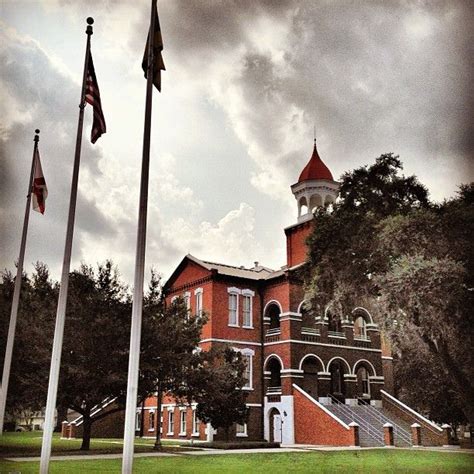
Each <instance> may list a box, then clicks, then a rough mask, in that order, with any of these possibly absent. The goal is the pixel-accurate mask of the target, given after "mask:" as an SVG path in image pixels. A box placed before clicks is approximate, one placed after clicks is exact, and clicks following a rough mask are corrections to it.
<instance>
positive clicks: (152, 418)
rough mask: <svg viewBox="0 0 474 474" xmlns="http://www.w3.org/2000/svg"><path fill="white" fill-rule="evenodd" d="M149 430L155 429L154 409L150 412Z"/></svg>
mask: <svg viewBox="0 0 474 474" xmlns="http://www.w3.org/2000/svg"><path fill="white" fill-rule="evenodd" d="M148 431H155V412H154V411H153V410H150V411H149V412H148Z"/></svg>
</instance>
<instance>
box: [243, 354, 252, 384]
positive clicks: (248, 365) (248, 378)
mask: <svg viewBox="0 0 474 474" xmlns="http://www.w3.org/2000/svg"><path fill="white" fill-rule="evenodd" d="M242 358H243V360H244V363H245V371H244V379H245V385H244V388H252V356H251V355H250V354H242Z"/></svg>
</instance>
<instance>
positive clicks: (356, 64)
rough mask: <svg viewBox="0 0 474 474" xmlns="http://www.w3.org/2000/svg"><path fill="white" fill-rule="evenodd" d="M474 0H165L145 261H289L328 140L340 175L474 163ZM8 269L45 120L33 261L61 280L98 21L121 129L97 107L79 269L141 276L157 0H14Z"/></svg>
mask: <svg viewBox="0 0 474 474" xmlns="http://www.w3.org/2000/svg"><path fill="white" fill-rule="evenodd" d="M471 6H472V4H471V2H469V0H465V1H456V0H446V1H435V0H433V1H421V0H419V1H415V0H413V1H408V0H405V1H396V0H390V1H388V2H387V1H385V2H382V1H375V0H374V1H369V0H366V1H363V0H361V1H348V0H347V1H343V0H336V1H323V0H314V1H312V0H300V1H296V0H293V1H292V0H287V1H285V0H260V1H258V0H240V1H231V0H221V1H219V0H159V1H158V8H159V15H160V21H161V27H162V32H163V40H164V44H165V49H164V53H163V57H164V60H165V64H166V67H167V71H166V72H165V73H164V74H163V84H162V91H163V92H162V94H159V93H158V92H155V93H154V102H153V107H154V111H153V124H152V147H151V177H150V195H149V217H148V240H147V267H148V268H149V267H151V266H152V265H153V266H154V267H155V268H157V269H158V271H160V272H161V273H162V274H163V275H164V277H165V278H166V277H167V276H169V274H170V272H171V271H172V270H173V268H174V267H175V266H176V265H177V263H178V262H179V261H180V260H181V258H182V257H183V256H184V255H185V254H186V253H188V252H189V253H192V254H193V255H195V256H197V257H199V258H203V259H208V260H212V261H218V262H226V263H230V264H237V265H241V264H242V265H252V263H253V262H254V261H255V260H258V261H260V262H261V263H262V264H264V265H267V266H270V267H274V268H279V267H280V266H281V265H283V264H284V263H285V241H284V234H283V230H282V229H283V227H285V226H287V225H290V224H292V223H294V222H295V220H296V203H295V200H294V198H293V196H292V194H291V192H290V189H289V186H290V185H291V184H292V183H294V182H295V181H296V180H297V178H298V175H299V172H300V171H301V169H302V168H303V166H304V165H305V164H306V162H307V161H308V159H309V157H310V155H311V151H312V141H313V126H314V124H315V125H316V130H317V138H318V149H319V152H320V155H321V157H322V158H323V160H324V161H325V162H326V164H327V165H328V166H329V168H330V169H331V171H332V172H333V175H334V176H335V177H339V176H340V175H341V173H343V172H344V171H346V170H350V169H353V168H355V167H358V166H362V165H365V164H370V163H372V162H373V160H374V159H375V158H376V157H377V156H379V155H380V154H382V153H385V152H394V153H397V154H399V155H400V157H401V159H402V161H403V163H404V166H405V173H406V174H416V175H417V176H418V177H419V179H420V180H421V181H422V182H423V183H424V184H426V185H427V186H428V188H429V191H430V194H431V197H432V199H434V200H437V201H439V200H443V199H444V198H448V197H450V196H453V195H454V194H455V192H456V189H457V186H458V185H459V184H460V183H462V182H469V181H472V180H473V179H474V173H473V167H474V163H473V140H472V137H473V136H474V134H473V130H472V124H473V120H472V116H471V115H470V114H471V110H472V105H473V93H472V83H473V77H472V71H471V70H470V68H469V62H470V59H472V57H473V56H474V55H473V51H472V45H473V44H474V42H473V37H472V24H473V18H472V9H471V8H470V7H471ZM0 9H1V17H0V61H1V72H0V94H1V100H0V117H1V118H0V120H1V125H0V219H1V227H0V251H1V253H0V267H1V268H9V269H12V268H13V263H14V261H15V260H16V259H17V258H18V250H19V241H20V235H21V226H22V221H23V213H24V205H25V195H26V187H27V180H28V174H29V168H30V160H31V153H32V145H33V141H32V139H33V135H34V129H35V128H40V129H41V138H40V152H41V157H42V162H43V170H44V173H45V176H46V180H47V184H48V188H49V197H48V200H47V210H46V214H45V215H44V216H41V215H40V214H37V213H32V214H31V219H30V228H29V235H28V244H27V252H26V258H25V269H26V270H27V271H28V272H30V271H31V270H32V264H33V262H35V261H37V260H41V261H43V262H45V263H46V264H48V266H49V267H50V269H51V271H52V274H53V276H54V277H55V278H59V275H60V270H61V262H62V258H63V249H64V239H65V230H66V221H67V207H68V203H69V193H70V182H71V174H72V165H73V157H74V145H75V134H76V127H77V117H78V103H79V98H80V82H81V78H82V67H83V56H84V47H85V40H86V35H85V34H84V31H85V26H86V23H85V19H86V17H87V16H92V17H94V19H95V24H94V35H93V37H92V53H93V57H94V63H95V68H96V73H97V77H98V82H99V86H100V90H101V96H102V105H103V109H104V114H105V118H106V121H107V130H108V131H107V134H106V135H104V136H103V137H102V138H100V139H99V140H98V142H97V143H96V144H95V145H91V143H90V138H89V137H90V128H91V108H90V106H87V107H86V114H85V117H86V118H85V127H84V140H83V153H82V161H81V170H80V178H79V198H78V206H77V213H76V227H75V235H74V244H73V262H72V267H73V268H74V267H77V266H78V265H79V263H80V262H81V261H84V262H87V263H92V264H95V263H96V262H100V261H103V260H105V259H106V258H111V259H113V261H114V262H115V263H117V264H118V266H119V269H120V271H121V273H122V275H123V277H124V279H125V280H126V281H128V282H130V281H132V280H133V266H134V258H135V240H136V223H137V212H138V187H139V178H140V176H139V174H140V165H141V153H142V135H143V115H144V98H145V80H144V79H143V73H142V70H141V64H140V63H141V58H142V54H143V48H144V45H145V40H146V34H147V29H148V21H149V18H148V17H149V2H148V1H141V0H135V1H133V2H132V1H102V0H94V1H85V0H84V1H81V2H76V1H73V0H44V1H23V0H14V1H13V0H6V1H5V0H3V1H2V3H1V6H0Z"/></svg>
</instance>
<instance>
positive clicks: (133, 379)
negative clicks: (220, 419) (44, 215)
mask: <svg viewBox="0 0 474 474" xmlns="http://www.w3.org/2000/svg"><path fill="white" fill-rule="evenodd" d="M155 16H156V0H152V1H151V20H150V30H149V33H148V35H149V36H148V70H147V82H146V101H145V127H144V131H143V155H142V170H141V179H140V201H139V210H138V230H137V248H136V256H135V277H134V285H133V286H134V290H133V305H132V328H131V333H130V352H129V359H128V380H127V400H126V407H125V427H124V444H123V460H122V474H131V472H132V467H133V445H134V440H135V416H136V415H135V413H136V409H137V396H138V369H139V362H140V339H141V326H142V307H143V278H144V271H145V246H146V225H147V209H148V177H149V168H150V131H151V109H152V98H153V63H154V57H153V34H154V31H155Z"/></svg>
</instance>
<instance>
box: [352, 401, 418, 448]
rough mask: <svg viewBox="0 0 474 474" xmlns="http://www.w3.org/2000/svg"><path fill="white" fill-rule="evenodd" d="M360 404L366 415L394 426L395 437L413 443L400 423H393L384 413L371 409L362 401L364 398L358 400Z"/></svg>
mask: <svg viewBox="0 0 474 474" xmlns="http://www.w3.org/2000/svg"><path fill="white" fill-rule="evenodd" d="M357 400H359V402H361V404H360V405H358V406H359V407H363V409H364V411H365V413H367V415H368V416H372V417H373V418H376V419H377V420H378V421H379V422H380V423H382V424H384V423H390V424H391V425H392V426H393V435H394V437H395V436H398V437H400V438H401V439H402V440H403V441H405V442H406V443H408V444H410V445H411V443H412V439H411V434H410V433H409V432H408V431H407V430H406V429H405V428H403V427H402V426H400V425H399V424H398V423H396V422H395V421H393V419H391V418H388V417H387V416H385V415H384V414H383V413H381V412H380V411H378V410H377V409H375V408H369V405H368V404H367V401H366V400H364V399H362V398H357Z"/></svg>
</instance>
